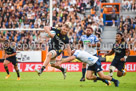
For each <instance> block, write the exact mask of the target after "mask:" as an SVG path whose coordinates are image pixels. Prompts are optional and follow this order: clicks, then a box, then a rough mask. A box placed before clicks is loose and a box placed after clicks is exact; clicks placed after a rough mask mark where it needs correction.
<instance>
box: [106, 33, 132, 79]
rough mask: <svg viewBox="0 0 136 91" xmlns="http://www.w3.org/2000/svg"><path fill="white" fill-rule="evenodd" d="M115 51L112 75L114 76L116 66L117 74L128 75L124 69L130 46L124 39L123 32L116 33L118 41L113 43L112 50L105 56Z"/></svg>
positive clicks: (119, 75) (111, 69)
mask: <svg viewBox="0 0 136 91" xmlns="http://www.w3.org/2000/svg"><path fill="white" fill-rule="evenodd" d="M113 53H115V57H114V59H113V61H112V63H111V66H110V74H109V75H110V76H113V72H114V70H115V68H117V69H118V71H117V76H118V77H121V76H124V75H126V70H125V69H124V67H125V63H126V59H127V57H128V56H129V53H130V52H129V48H128V45H127V43H126V42H125V41H124V39H123V35H122V33H121V32H118V33H117V34H116V42H115V43H114V44H113V48H112V51H111V52H109V53H107V54H105V56H108V55H112V54H113Z"/></svg>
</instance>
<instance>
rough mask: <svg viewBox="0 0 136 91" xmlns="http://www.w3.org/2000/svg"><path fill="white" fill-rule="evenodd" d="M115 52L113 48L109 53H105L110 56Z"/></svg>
mask: <svg viewBox="0 0 136 91" xmlns="http://www.w3.org/2000/svg"><path fill="white" fill-rule="evenodd" d="M113 53H114V50H113V49H112V50H111V51H110V52H109V53H107V54H105V56H110V55H112V54H113Z"/></svg>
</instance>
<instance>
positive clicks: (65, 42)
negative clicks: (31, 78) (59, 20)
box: [35, 24, 71, 79]
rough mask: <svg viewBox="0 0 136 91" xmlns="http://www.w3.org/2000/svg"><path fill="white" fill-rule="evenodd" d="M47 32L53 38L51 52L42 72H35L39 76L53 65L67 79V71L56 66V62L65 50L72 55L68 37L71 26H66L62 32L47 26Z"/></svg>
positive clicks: (50, 46) (62, 28) (50, 45)
mask: <svg viewBox="0 0 136 91" xmlns="http://www.w3.org/2000/svg"><path fill="white" fill-rule="evenodd" d="M44 29H45V32H46V33H48V35H49V36H50V37H51V42H50V44H49V52H48V54H47V56H46V59H45V61H44V63H43V66H42V68H41V69H40V70H38V69H35V71H36V72H37V73H38V75H40V74H41V73H42V72H43V71H44V69H45V68H46V67H47V65H48V64H49V62H50V64H51V66H52V67H55V68H57V69H60V70H61V71H62V73H63V75H64V79H65V77H66V69H64V68H62V67H60V66H55V62H56V57H57V56H59V55H60V54H61V53H62V52H63V50H64V48H65V49H67V51H68V55H69V56H70V55H71V48H70V45H69V38H68V36H67V33H68V31H69V26H68V25H66V24H64V25H63V26H62V27H61V29H60V30H58V29H55V28H51V27H48V26H46V27H45V28H44ZM50 30H53V31H55V32H56V34H52V33H51V32H50Z"/></svg>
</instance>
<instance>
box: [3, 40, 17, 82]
mask: <svg viewBox="0 0 136 91" xmlns="http://www.w3.org/2000/svg"><path fill="white" fill-rule="evenodd" d="M4 53H5V54H4V58H5V60H4V62H3V65H4V68H5V70H6V72H7V76H6V77H5V79H8V78H9V77H10V74H9V70H8V64H9V63H10V62H11V63H12V64H13V65H14V69H15V71H16V73H17V80H20V74H19V69H18V67H17V59H16V50H15V47H12V46H11V45H10V43H9V42H8V40H6V41H5V42H4Z"/></svg>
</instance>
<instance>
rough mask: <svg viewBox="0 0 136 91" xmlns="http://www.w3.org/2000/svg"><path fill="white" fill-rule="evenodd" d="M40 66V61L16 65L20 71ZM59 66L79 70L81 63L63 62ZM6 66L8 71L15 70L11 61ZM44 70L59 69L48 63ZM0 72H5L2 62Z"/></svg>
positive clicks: (70, 70) (68, 69) (32, 69)
mask: <svg viewBox="0 0 136 91" xmlns="http://www.w3.org/2000/svg"><path fill="white" fill-rule="evenodd" d="M41 66H42V63H18V67H19V70H20V71H21V72H34V71H35V69H40V68H41ZM61 66H62V67H64V68H67V71H68V72H81V70H82V63H64V64H61ZM8 68H9V71H10V72H14V71H15V70H14V69H13V68H14V67H13V65H12V64H11V63H10V64H9V65H8ZM44 71H46V72H59V71H60V70H58V69H55V68H54V67H51V66H50V65H48V66H47V67H46V69H45V70H44ZM0 72H5V70H4V66H3V64H2V63H0Z"/></svg>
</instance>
